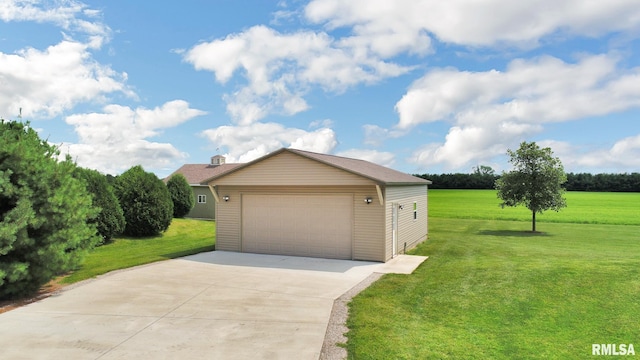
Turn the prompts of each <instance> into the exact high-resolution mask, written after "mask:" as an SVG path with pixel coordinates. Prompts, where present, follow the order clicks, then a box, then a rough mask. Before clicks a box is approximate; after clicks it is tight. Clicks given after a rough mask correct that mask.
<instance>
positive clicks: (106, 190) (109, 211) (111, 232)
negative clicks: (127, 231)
mask: <svg viewBox="0 0 640 360" xmlns="http://www.w3.org/2000/svg"><path fill="white" fill-rule="evenodd" d="M76 177H77V178H79V179H82V180H84V181H85V183H86V186H87V191H89V193H91V195H92V197H93V206H95V207H97V208H99V209H100V213H99V214H98V216H97V217H96V218H95V220H93V223H95V224H96V228H97V229H98V234H100V236H101V237H102V242H101V243H104V242H108V241H111V239H112V238H113V237H114V236H116V235H119V234H122V232H123V231H124V225H125V222H124V213H123V211H122V207H120V202H119V201H118V198H117V197H116V195H115V193H114V191H113V187H112V186H111V185H110V184H109V182H108V181H107V177H106V176H104V175H102V174H101V173H99V172H98V171H96V170H91V169H85V168H80V167H79V168H77V169H76Z"/></svg>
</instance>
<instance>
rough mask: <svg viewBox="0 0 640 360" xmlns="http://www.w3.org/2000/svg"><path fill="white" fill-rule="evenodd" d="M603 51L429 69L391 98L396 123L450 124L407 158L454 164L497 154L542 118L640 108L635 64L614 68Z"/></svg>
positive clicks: (539, 128) (532, 129) (538, 125)
mask: <svg viewBox="0 0 640 360" xmlns="http://www.w3.org/2000/svg"><path fill="white" fill-rule="evenodd" d="M617 61H618V60H617V58H616V57H614V56H610V55H594V56H585V57H583V58H582V59H580V60H579V61H578V62H577V63H575V64H570V63H565V62H563V61H561V60H559V59H556V58H553V57H548V56H547V57H541V58H538V59H534V60H527V61H525V60H514V61H512V62H511V63H510V64H509V66H508V67H507V69H506V71H504V72H500V71H496V70H492V71H487V72H469V71H458V70H456V69H436V70H432V71H430V72H429V73H427V74H426V75H425V76H424V77H423V78H421V79H419V80H417V81H416V82H414V84H412V86H411V87H410V89H409V90H408V92H407V94H405V95H404V96H403V98H402V99H401V100H400V101H399V102H398V103H397V104H396V110H397V111H398V114H399V117H400V120H399V123H398V124H397V127H398V129H405V130H407V129H411V128H412V127H414V126H416V125H418V124H422V123H429V122H435V121H447V122H451V123H453V124H454V126H453V127H452V128H451V129H450V130H449V133H448V134H447V136H446V139H445V142H444V143H442V144H430V145H429V146H427V147H424V148H422V149H420V150H418V151H416V153H414V155H413V157H412V161H413V162H415V163H419V164H421V165H423V166H429V165H433V164H446V165H447V166H450V167H454V168H456V167H460V166H463V165H467V164H469V163H470V162H473V161H478V160H483V159H484V160H486V159H488V158H490V157H491V156H495V155H497V154H502V153H504V151H505V150H506V149H507V147H510V146H513V145H514V144H517V143H518V142H519V141H521V140H523V139H525V138H527V137H528V136H530V135H533V134H536V133H539V132H541V131H542V130H543V124H544V123H549V122H561V121H571V120H577V119H580V118H584V117H589V116H598V115H604V114H610V113H614V112H618V111H623V110H627V109H630V108H634V107H640V87H638V86H636V85H633V84H637V83H640V68H635V69H631V70H620V69H618V68H617Z"/></svg>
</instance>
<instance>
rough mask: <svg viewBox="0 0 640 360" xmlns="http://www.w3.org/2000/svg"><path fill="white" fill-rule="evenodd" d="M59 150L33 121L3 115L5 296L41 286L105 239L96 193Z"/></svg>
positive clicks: (0, 282)
mask: <svg viewBox="0 0 640 360" xmlns="http://www.w3.org/2000/svg"><path fill="white" fill-rule="evenodd" d="M58 155H59V152H58V150H57V148H56V147H54V146H52V145H49V144H48V143H47V142H46V141H44V140H41V139H40V138H39V137H38V134H37V133H36V132H35V131H34V130H33V129H32V128H31V127H30V126H29V124H28V123H27V124H23V123H21V122H17V121H5V120H2V119H0V299H6V298H13V297H19V296H23V295H28V294H30V293H33V292H35V291H36V290H37V289H38V288H40V286H42V285H43V284H45V283H47V282H48V281H49V280H51V279H52V278H53V277H55V276H57V275H60V274H62V273H64V272H66V271H69V270H72V269H74V268H76V267H77V266H78V265H79V263H80V261H81V260H82V258H83V256H84V254H85V253H86V251H87V250H88V249H91V248H93V247H94V246H95V244H96V243H98V242H99V241H100V237H99V236H98V235H97V232H96V228H95V225H93V224H90V223H89V222H90V221H92V219H93V218H94V217H95V216H96V215H97V214H98V211H97V209H96V208H94V207H93V206H92V202H91V195H90V194H89V193H88V192H87V190H86V187H85V185H84V183H83V182H82V181H80V180H78V179H76V178H75V177H74V176H73V174H74V171H75V170H76V168H77V167H76V165H75V163H73V162H72V161H71V160H70V158H69V157H67V159H66V160H64V161H58V160H57V157H58Z"/></svg>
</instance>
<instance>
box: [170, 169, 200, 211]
mask: <svg viewBox="0 0 640 360" xmlns="http://www.w3.org/2000/svg"><path fill="white" fill-rule="evenodd" d="M167 189H169V193H170V194H171V200H172V201H173V217H176V218H183V217H185V215H187V214H188V213H189V211H191V209H193V206H194V205H195V199H194V195H193V189H191V186H189V183H188V182H187V179H186V178H185V177H184V175H182V174H175V175H173V176H172V177H171V179H169V181H167Z"/></svg>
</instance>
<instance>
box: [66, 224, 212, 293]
mask: <svg viewBox="0 0 640 360" xmlns="http://www.w3.org/2000/svg"><path fill="white" fill-rule="evenodd" d="M215 228H216V227H215V222H213V221H205V220H194V219H173V221H172V222H171V226H170V227H169V229H168V230H167V231H166V232H164V233H163V234H160V235H158V236H154V237H148V238H126V237H122V238H117V239H115V241H113V242H112V243H109V244H106V245H102V246H100V247H97V248H95V249H94V250H93V251H91V252H90V253H89V254H88V255H87V256H86V257H85V259H84V262H83V263H82V265H81V266H80V268H79V269H78V270H76V271H74V272H73V273H71V274H70V275H69V276H67V277H65V278H64V279H62V280H61V283H63V284H71V283H74V282H78V281H81V280H85V279H89V278H92V277H95V276H98V275H101V274H105V273H107V272H109V271H113V270H118V269H125V268H129V267H132V266H137V265H143V264H148V263H152V262H155V261H160V260H166V259H173V258H177V257H181V256H187V255H192V254H197V253H200V252H203V251H212V250H214V244H215Z"/></svg>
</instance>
